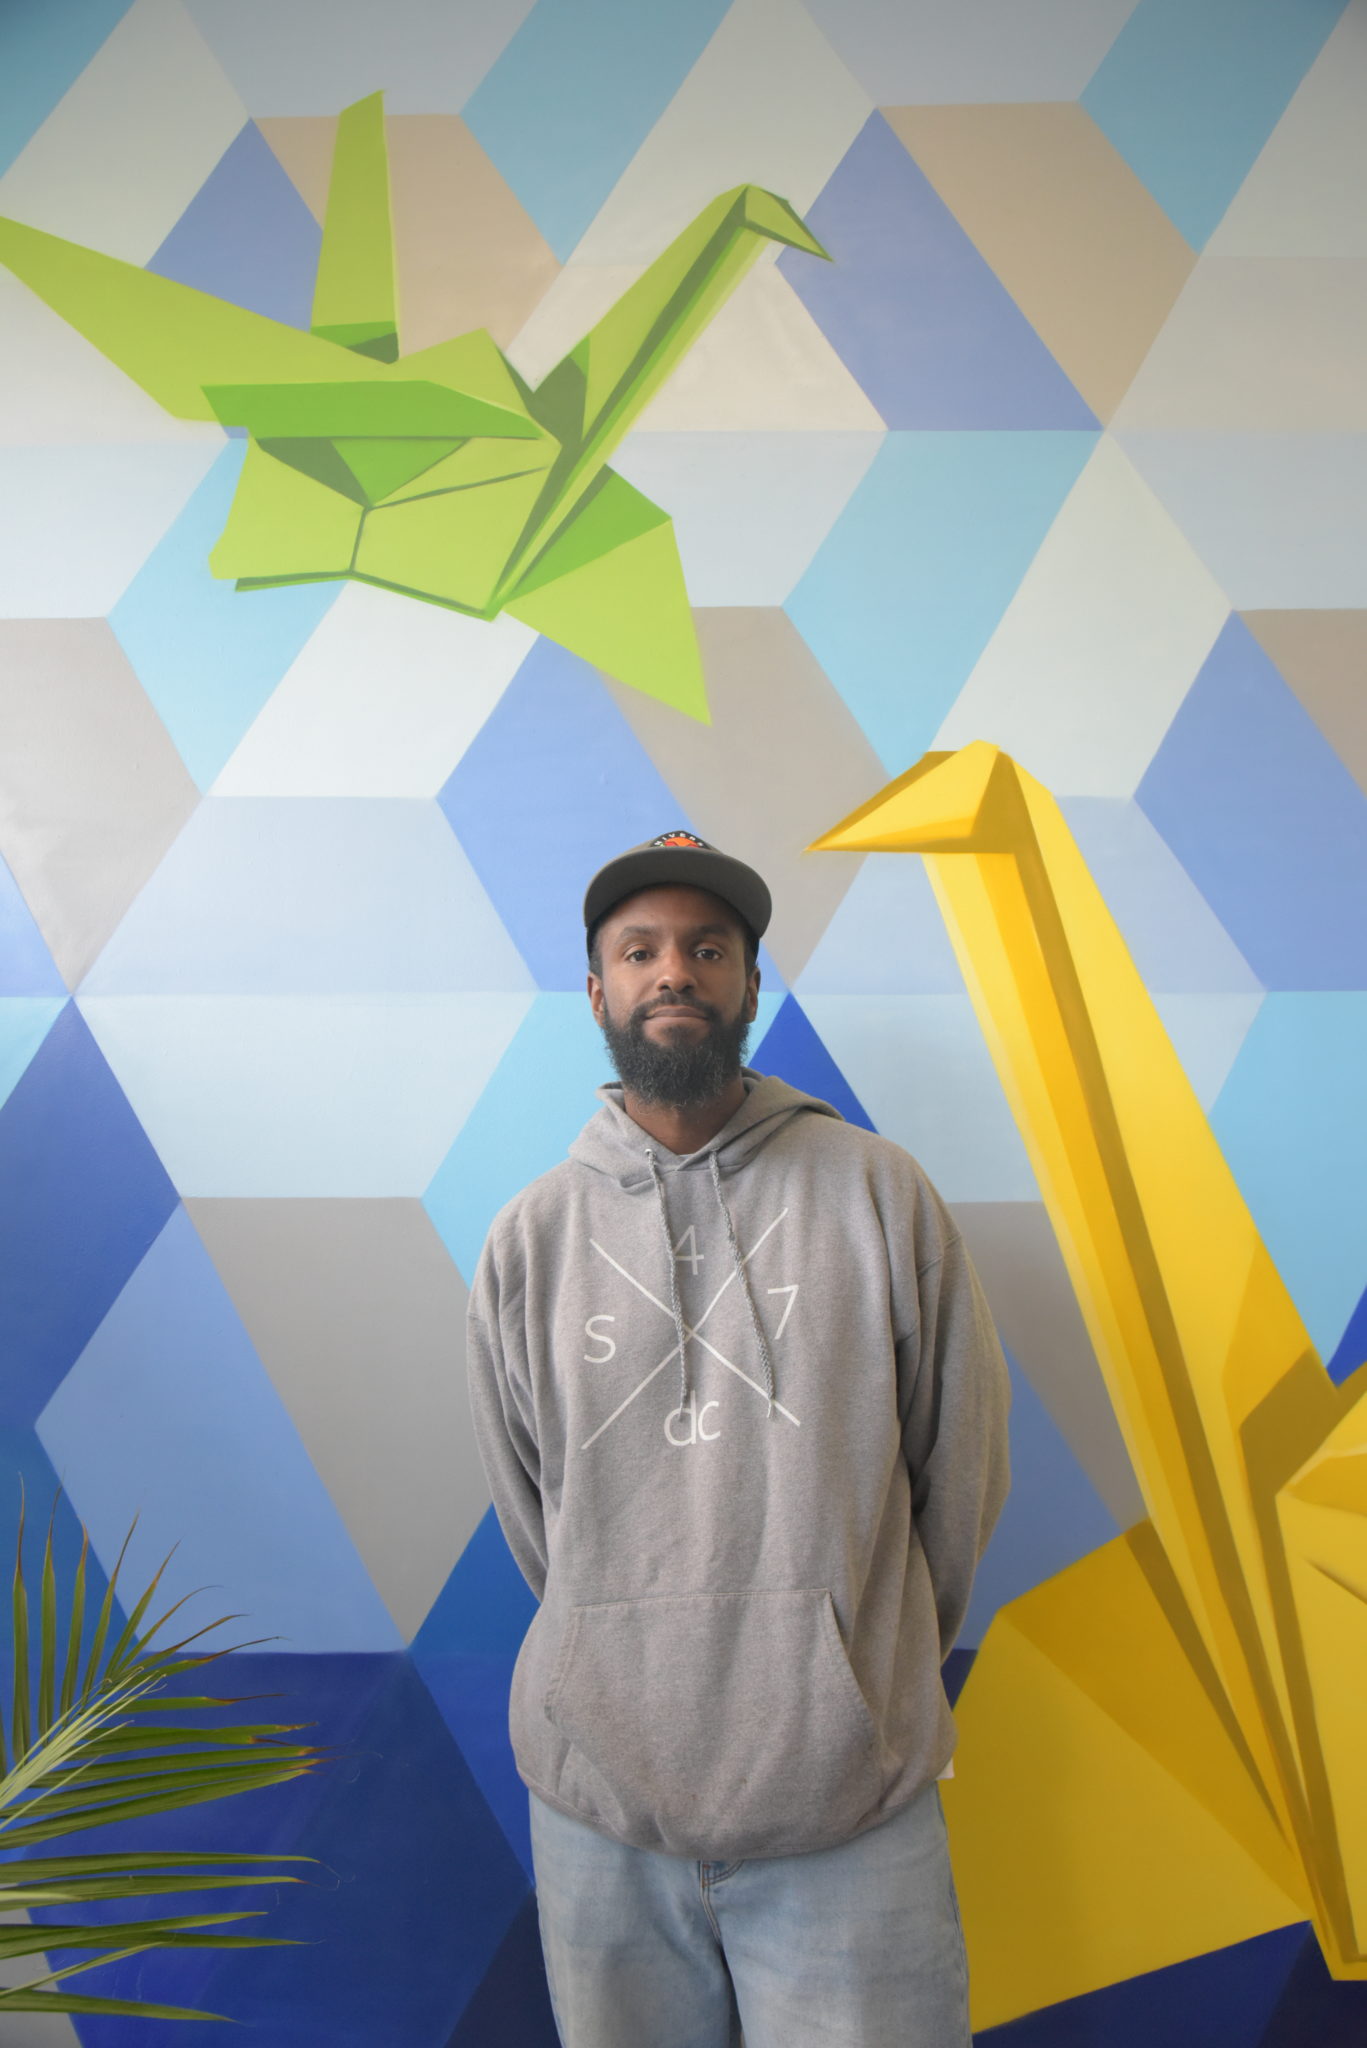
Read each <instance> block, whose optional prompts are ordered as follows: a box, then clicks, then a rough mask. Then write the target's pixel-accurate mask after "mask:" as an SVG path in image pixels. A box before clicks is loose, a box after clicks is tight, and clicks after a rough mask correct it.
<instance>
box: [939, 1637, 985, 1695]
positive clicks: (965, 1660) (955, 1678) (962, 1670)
mask: <svg viewBox="0 0 1367 2048" xmlns="http://www.w3.org/2000/svg"><path fill="white" fill-rule="evenodd" d="M977 1654H978V1653H977V1651H976V1650H951V1651H950V1653H949V1655H948V1656H947V1657H946V1658H945V1668H944V1670H943V1672H942V1673H941V1674H940V1675H941V1677H942V1678H943V1679H944V1684H945V1697H946V1699H947V1700H948V1701H949V1704H950V1705H951V1707H952V1706H953V1705H954V1704H955V1702H956V1701H957V1700H958V1697H959V1694H960V1693H961V1692H962V1691H963V1689H964V1680H965V1679H966V1678H967V1677H968V1674H969V1672H970V1671H971V1670H972V1669H973V1660H974V1658H975V1657H976V1656H977Z"/></svg>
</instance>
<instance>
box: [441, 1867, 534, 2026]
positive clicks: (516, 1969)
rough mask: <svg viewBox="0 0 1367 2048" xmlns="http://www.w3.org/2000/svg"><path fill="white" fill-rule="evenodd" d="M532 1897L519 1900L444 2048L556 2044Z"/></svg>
mask: <svg viewBox="0 0 1367 2048" xmlns="http://www.w3.org/2000/svg"><path fill="white" fill-rule="evenodd" d="M559 2040H560V2036H559V2034H558V2033H557V2032H556V2030H555V2015H554V2013H553V2012H552V2011H551V1999H550V1993H549V1992H548V1991H547V1989H546V1969H545V1965H544V1963H543V1962H542V1958H541V1934H540V1931H539V1929H538V1927H537V1920H536V1900H535V1898H534V1897H531V1896H529V1897H528V1898H527V1899H525V1900H524V1901H523V1904H522V1906H521V1907H520V1908H519V1910H518V1914H517V1917H516V1919H515V1920H514V1921H513V1924H512V1926H511V1927H510V1928H509V1929H508V1932H507V1933H506V1934H505V1935H504V1937H503V1941H502V1943H501V1945H500V1947H499V1951H498V1954H497V1955H496V1956H495V1957H494V1960H493V1961H492V1963H490V1965H489V1968H488V1970H487V1972H486V1973H485V1978H484V1982H483V1983H482V1984H481V1985H480V1987H479V1989H478V1991H476V1993H475V1995H474V1997H473V1998H472V1999H471V2000H470V2003H469V2004H468V2005H467V2006H466V2008H465V2013H464V2016H463V2018H462V2019H461V2023H460V2025H459V2026H458V2027H457V2028H456V2031H455V2033H454V2034H452V2036H451V2039H450V2041H449V2042H448V2043H447V2048H490V2043H492V2042H498V2043H499V2048H557V2044H558V2043H559Z"/></svg>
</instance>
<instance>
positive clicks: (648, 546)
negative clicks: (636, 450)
mask: <svg viewBox="0 0 1367 2048" xmlns="http://www.w3.org/2000/svg"><path fill="white" fill-rule="evenodd" d="M504 608H505V610H507V611H509V612H511V614H512V616H513V617H514V618H515V619H521V620H522V622H523V624H524V625H528V626H534V627H535V628H536V630H537V632H538V633H544V634H545V635H546V636H547V638H548V639H551V640H555V641H557V642H558V643H559V645H560V646H562V647H568V648H569V649H570V651H571V653H573V654H578V655H580V656H582V658H583V659H584V660H585V661H591V662H592V663H593V664H594V665H595V667H598V668H602V669H606V670H607V672H608V674H609V675H612V676H615V677H616V678H617V680H618V681H619V682H622V683H626V684H627V685H628V686H629V687H630V688H631V689H633V690H642V691H644V692H645V694H646V696H648V697H657V698H658V699H659V700H660V702H661V703H662V704H669V705H672V706H673V708H674V709H675V710H676V711H682V712H684V713H686V714H687V716H688V717H690V718H696V719H698V720H700V721H701V723H703V724H704V725H705V724H707V723H709V719H708V710H707V691H706V688H705V686H704V683H703V673H702V657H701V656H700V654H699V652H698V641H697V635H696V633H695V632H694V630H693V614H692V612H691V611H690V610H689V605H688V592H687V590H686V588H685V587H684V577H683V566H682V564H681V563H680V561H679V550H678V547H677V546H676V544H675V540H674V527H673V522H672V521H671V520H670V518H669V515H668V513H666V512H662V511H661V509H660V507H659V506H658V505H655V504H652V503H651V501H650V499H649V498H647V497H644V496H643V495H642V493H641V492H640V491H638V490H636V489H635V488H634V487H633V486H632V485H631V484H629V483H628V482H627V481H626V479H625V478H624V477H620V476H618V475H617V473H616V471H615V470H611V469H607V470H602V471H600V473H599V475H598V477H597V479H596V482H595V487H594V489H593V490H592V491H591V492H590V493H589V494H588V495H586V496H585V498H584V499H583V500H582V501H581V504H580V507H579V510H578V511H577V512H576V513H575V514H574V515H573V517H572V518H571V519H570V520H569V521H568V522H567V523H566V524H565V525H564V526H562V527H561V529H560V531H559V532H558V533H557V535H556V536H555V538H554V540H552V542H551V543H550V546H549V547H547V548H545V549H544V550H543V552H542V553H541V554H540V555H539V556H538V557H537V559H536V561H535V563H534V564H533V565H532V567H531V568H530V569H529V570H528V571H527V573H526V574H525V575H524V576H523V578H522V580H521V582H520V583H519V584H518V586H517V588H516V589H515V590H514V591H513V593H512V594H511V595H510V596H509V597H508V598H506V599H505V600H504Z"/></svg>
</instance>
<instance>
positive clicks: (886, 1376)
mask: <svg viewBox="0 0 1367 2048" xmlns="http://www.w3.org/2000/svg"><path fill="white" fill-rule="evenodd" d="M769 912H770V902H769V892H768V890H767V888H766V887H765V885H764V883H763V882H762V881H761V879H760V877H759V876H758V875H757V874H755V873H754V871H753V870H752V869H751V868H748V867H746V866H745V865H744V864H743V863H741V862H740V861H737V860H733V859H731V858H729V857H728V856H727V855H725V854H722V853H719V852H718V851H717V850H716V849H715V848H712V847H709V846H706V845H705V844H704V843H703V841H702V840H700V839H697V838H695V837H694V836H693V835H692V834H690V833H685V832H671V833H666V834H664V835H663V836H662V837H661V838H659V839H656V840H653V841H651V842H650V844H649V845H646V846H640V847H634V848H632V849H631V851H630V852H628V853H625V854H623V855H621V856H620V857H619V858H618V859H617V860H614V861H610V862H609V863H608V865H607V866H606V867H605V868H603V869H601V870H600V872H599V873H598V874H597V875H595V876H594V878H593V880H592V881H591V882H590V884H589V889H588V895H587V897H586V899H585V904H584V921H585V926H586V933H587V940H588V950H589V975H588V993H589V1001H590V1003H591V1005H592V1007H593V1014H594V1016H595V1018H596V1019H597V1021H598V1023H599V1024H600V1025H601V1027H602V1029H603V1033H604V1036H605V1038H606V1040H607V1045H608V1050H609V1052H610V1054H611V1055H612V1059H613V1061H614V1064H615V1065H616V1068H617V1071H618V1074H619V1076H620V1081H619V1084H618V1085H616V1086H611V1087H607V1088H604V1089H601V1090H600V1091H599V1092H600V1095H601V1097H602V1100H603V1107H602V1108H601V1109H600V1110H599V1111H598V1113H597V1115H596V1116H594V1117H593V1118H592V1119H591V1121H590V1122H589V1123H588V1124H587V1125H586V1126H585V1128H584V1130H583V1131H582V1132H581V1133H580V1135H579V1137H578V1138H577V1139H576V1140H575V1142H574V1144H573V1145H572V1146H571V1148H570V1156H569V1158H568V1159H567V1160H566V1161H565V1162H563V1163H562V1164H561V1165H559V1166H557V1167H554V1168H553V1169H552V1170H551V1172H549V1173H547V1174H544V1175H542V1177H541V1178H540V1179H539V1180H537V1181H534V1182H533V1183H532V1185H531V1186H530V1187H529V1188H526V1189H524V1191H523V1193H522V1194H521V1195H519V1196H518V1197H517V1198H516V1199H515V1200H514V1201H513V1202H511V1203H509V1205H508V1206H507V1208H506V1209H504V1210H503V1212H502V1213H501V1214H500V1215H499V1217H498V1218H497V1219H496V1220H495V1223H494V1226H493V1228H492V1230H491V1232H490V1235H489V1241H488V1244H487V1245H486V1247H485V1251H484V1256H483V1259H482V1260H481V1263H480V1269H479V1273H478V1276H477V1278H476V1282H475V1287H474V1290H473V1294H472V1298H471V1318H470V1339H471V1341H470V1367H471V1386H472V1397H473V1402H474V1413H475V1421H476V1428H477V1432H478V1436H479V1441H480V1447H481V1451H482V1454H483V1457H484V1461H485V1465H486V1469H487V1471H488V1475H489V1481H490V1486H491V1488H492V1491H493V1497H494V1504H495V1506H496V1508H497V1510H498V1515H499V1519H500V1521H501V1523H502V1525H503V1529H504V1532H505V1534H506V1536H507V1538H508V1541H509V1543H510V1545H511V1547H512V1550H513V1554H514V1556H515V1557H516V1559H517V1561H518V1563H519V1565H520V1566H521V1568H522V1570H523V1572H524V1573H525V1575H526V1577H527V1579H528V1581H529V1583H530V1585H531V1587H532V1590H533V1591H534V1592H535V1593H536V1594H537V1596H538V1598H539V1599H540V1600H541V1603H542V1605H541V1608H540V1611H539V1612H538V1614H537V1616H536V1619H535V1620H534V1622H533V1623H532V1626H531V1629H530V1630H529V1632H528V1635H527V1640H526V1642H525V1643H524V1644H523V1647H522V1652H521V1655H520V1656H519V1658H518V1663H517V1669H516V1672H515V1674H514V1678H513V1690H512V1705H511V1725H512V1736H513V1747H514V1751H515V1753H516V1757H517V1763H518V1768H519V1770H520V1772H521V1774H522V1777H523V1778H524V1780H525V1781H526V1783H527V1785H528V1787H529V1789H530V1792H531V1795H532V1800H531V1803H532V1842H533V1853H534V1858H535V1865H536V1876H537V1888H538V1899H539V1907H540V1914H541V1929H542V1941H543V1945H544V1948H545V1953H546V1963H547V1972H548V1976H549V1980H550V1986H551V1996H552V2001H553V2003H554V2006H555V2010H556V2018H557V2021H558V2024H559V2027H560V2032H561V2037H562V2040H563V2041H564V2042H565V2043H566V2048H725V2044H728V2043H734V2042H736V2041H737V2040H739V2038H740V2029H741V2028H742V2027H743V2028H744V2035H745V2041H746V2044H747V2048H802V2044H806V2043H809V2042H812V2043H815V2042H826V2043H830V2042H839V2043H842V2044H845V2043H857V2044H863V2048H893V2044H894V2043H895V2044H896V2048H962V2044H966V2043H967V2042H968V2041H969V2038H970V2037H969V2029H968V2016H967V1979H966V1971H965V1965H964V1957H963V1944H962V1937H961V1935H960V1932H959V1925H958V1912H957V1908H956V1905H955V1902H954V1894H953V1885H952V1881H951V1878H950V1874H949V1865H948V1857H947V1852H946V1848H945V1837H944V1822H943V1819H942V1816H941V1812H940V1805H939V1796H938V1790H937V1787H936V1783H935V1780H936V1778H937V1777H938V1776H941V1775H944V1774H945V1773H946V1769H947V1766H948V1764H949V1759H950V1755H951V1752H952V1750H953V1746H954V1731H953V1723H952V1720H951V1717H950V1712H949V1707H948V1704H947V1702H946V1699H945V1695H944V1690H943V1687H942V1685H941V1682H940V1667H941V1663H942V1661H943V1658H944V1656H945V1655H946V1653H947V1652H948V1650H949V1648H950V1646H951V1644H952V1643H953V1640H954V1637H955V1634H956V1632H957V1630H958V1628H959V1626H960V1624H961V1623H962V1621H963V1617H964V1612H965V1609H966V1607H967V1604H968V1596H969V1589H970V1585H971V1582H972V1577H973V1571H974V1567H975V1565H976V1563H977V1560H978V1558H979V1556H980V1554H981V1552H982V1548H983V1545H984V1544H985V1542H986V1540H987V1537H988V1535H989V1533H990V1531H991V1528H992V1524H993V1522H994V1521H995V1519H996V1516H997V1513H998V1511H999V1509H1000V1507H1001V1503H1002V1499H1003V1497H1004V1494H1005V1490H1006V1438H1005V1418H1006V1407H1007V1379H1006V1372H1005V1367H1004V1365H1003V1362H1002V1356H1001V1351H1000V1347H999V1346H998V1344H997V1340H996V1337H995V1334H994V1332H993V1328H992V1323H991V1319H990V1317H989V1315H988V1312H987V1309H986V1306H985V1304H984V1302H983V1299H982V1295H981V1293H980V1291H979V1289H978V1286H977V1282H976V1281H975V1279H974V1277H973V1273H972V1269H971V1268H970V1266H969V1263H968V1259H967V1256H966V1254H965V1252H964V1248H963V1245H962V1242H961V1240H960V1238H959V1234H958V1232H957V1230H956V1228H955V1226H954V1223H953V1221H952V1220H951V1218H950V1216H949V1214H948V1212H947V1211H946V1209H945V1207H944V1205H943V1204H942V1203H941V1201H940V1200H939V1197H938V1196H937V1195H936V1194H935V1192H934V1190H933V1188H932V1187H931V1186H930V1184H929V1182H928V1181H927V1180H926V1178H925V1176H924V1174H923V1173H922V1172H921V1170H920V1168H919V1167H918V1166H917V1165H916V1163H915V1161H914V1160H913V1159H911V1158H910V1157H909V1155H908V1154H907V1153H905V1152H903V1151H902V1150H901V1149H900V1148H899V1147H898V1146H896V1145H893V1144H890V1143H889V1142H888V1141H887V1140H886V1139H883V1138H879V1137H876V1136H874V1135H872V1134H871V1133H870V1132H867V1131H864V1130H861V1129H858V1128H856V1127H855V1126H853V1125H851V1124H847V1123H845V1122H843V1121H842V1120H841V1119H840V1118H839V1117H838V1115H837V1114H836V1112H835V1111H834V1110H832V1109H830V1108H829V1107H828V1106H827V1105H826V1104H825V1103H822V1102H818V1101H816V1100H815V1099H814V1098H813V1097H811V1096H808V1095H803V1094H801V1093H799V1092H798V1091H797V1090H796V1089H793V1088H790V1087H789V1086H788V1085H787V1084H786V1083H785V1082H783V1081H779V1080H776V1079H773V1078H765V1077H762V1076H760V1075H758V1074H754V1073H751V1072H750V1071H749V1070H747V1069H746V1068H744V1067H743V1066H742V1064H741V1061H742V1057H743V1053H744V1047H745V1038H746V1032H747V1029H748V1027H749V1025H750V1024H751V1023H752V1022H753V1020H754V1017H755V1012H756V1006H757V1002H758V996H759V968H758V966H757V965H756V952H757V948H758V941H759V939H760V937H761V936H762V935H763V933H764V930H765V927H766V925H767V923H768V920H769Z"/></svg>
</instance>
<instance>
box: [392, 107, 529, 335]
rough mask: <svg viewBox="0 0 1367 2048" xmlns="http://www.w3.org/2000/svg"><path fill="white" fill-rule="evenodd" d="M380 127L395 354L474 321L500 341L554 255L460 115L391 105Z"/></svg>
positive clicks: (522, 314)
mask: <svg viewBox="0 0 1367 2048" xmlns="http://www.w3.org/2000/svg"><path fill="white" fill-rule="evenodd" d="M388 133H389V177H390V192H391V197H392V202H393V208H394V257H395V268H396V270H397V273H398V290H399V332H400V335H401V338H402V342H403V351H404V354H405V355H410V354H412V352H413V351H414V350H415V349H420V348H428V347H430V346H431V344H432V343H433V342H437V341H445V340H447V339H448V338H449V337H450V336H451V335H454V334H466V333H468V332H469V331H470V329H471V328H473V327H487V328H488V330H489V332H490V334H492V336H493V338H494V340H495V341H496V342H497V343H498V344H499V346H500V347H503V346H504V345H506V343H508V342H509V341H511V340H512V338H513V336H514V335H515V334H516V333H517V331H518V329H519V328H520V327H521V326H522V325H523V323H524V322H525V320H526V319H527V317H528V315H529V314H530V313H531V311H532V310H533V308H534V307H535V306H536V305H537V304H538V303H539V301H540V300H541V298H542V296H543V294H544V293H545V292H547V291H548V290H549V288H550V286H551V285H552V284H553V283H554V282H555V279H556V277H557V276H558V274H559V270H560V265H559V263H558V262H557V261H556V258H555V257H554V255H553V254H552V253H551V250H550V247H549V245H548V244H547V243H546V241H545V240H544V239H543V237H542V235H541V232H540V230H539V229H538V228H537V226H536V224H535V222H534V221H533V220H532V218H531V216H530V215H529V214H528V213H527V212H526V211H525V209H524V208H523V206H522V204H521V202H520V201H519V200H518V199H517V198H516V197H515V196H514V194H513V192H512V190H511V188H510V187H509V186H508V185H507V184H506V183H505V181H504V180H503V178H502V177H501V176H500V175H499V173H498V172H497V171H496V170H495V169H494V166H493V164H492V163H491V162H490V160H489V158H488V157H487V156H486V155H485V153H484V151H483V150H482V149H481V148H480V146H479V144H478V143H477V142H476V140H475V138H474V136H473V135H472V134H471V133H470V130H469V129H468V128H467V127H466V125H465V123H464V121H462V120H461V119H460V117H459V115H457V114H397V115H391V116H390V118H389V122H388Z"/></svg>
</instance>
